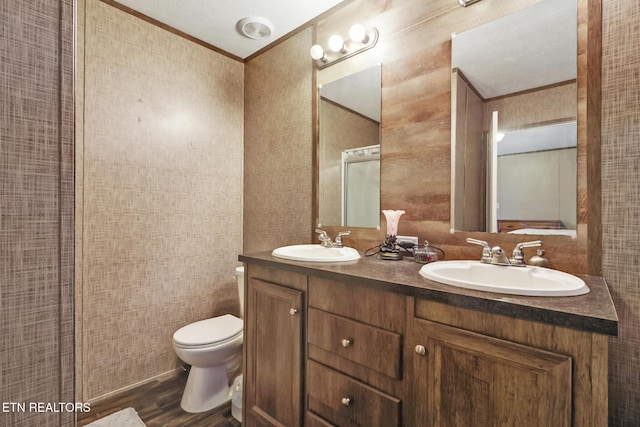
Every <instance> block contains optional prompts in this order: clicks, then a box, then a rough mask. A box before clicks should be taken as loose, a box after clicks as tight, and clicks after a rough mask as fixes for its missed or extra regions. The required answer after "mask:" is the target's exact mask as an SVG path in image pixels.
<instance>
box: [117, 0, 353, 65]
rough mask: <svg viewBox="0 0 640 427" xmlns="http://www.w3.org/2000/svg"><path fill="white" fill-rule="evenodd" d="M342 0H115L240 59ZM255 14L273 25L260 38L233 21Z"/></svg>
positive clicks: (236, 21)
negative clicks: (241, 30)
mask: <svg viewBox="0 0 640 427" xmlns="http://www.w3.org/2000/svg"><path fill="white" fill-rule="evenodd" d="M341 1H342V0H303V1H300V0H117V2H118V3H120V4H122V5H124V6H127V7H129V8H131V9H133V10H135V11H137V12H140V13H141V14H143V15H146V16H148V17H150V18H153V19H155V20H157V21H160V22H162V23H164V24H166V25H168V26H170V27H173V28H175V29H177V30H180V31H182V32H183V33H185V34H188V35H190V36H192V37H194V38H196V39H199V40H201V41H203V42H206V43H208V44H210V45H213V46H215V47H216V48H218V49H221V50H223V51H225V52H228V53H230V54H232V55H235V56H237V57H240V58H246V57H248V56H250V55H251V54H253V53H255V52H256V51H258V50H260V49H262V48H263V47H265V46H267V45H269V44H271V43H273V42H274V41H276V40H278V39H279V38H280V37H282V36H284V35H286V34H287V33H289V32H291V31H292V30H295V29H296V28H298V27H300V26H301V25H303V24H305V23H307V22H309V21H310V20H312V19H313V18H315V17H316V16H318V15H321V14H322V13H324V12H325V11H327V10H328V9H331V8H332V7H333V6H335V5H337V4H338V3H340V2H341ZM253 16H258V17H261V18H264V19H267V20H269V21H270V22H271V23H272V24H273V27H274V31H273V33H272V34H271V36H270V37H269V38H267V39H264V40H254V39H250V38H248V37H246V36H244V35H242V34H240V33H239V32H238V30H237V29H236V24H237V23H238V21H239V20H241V19H243V18H246V17H253Z"/></svg>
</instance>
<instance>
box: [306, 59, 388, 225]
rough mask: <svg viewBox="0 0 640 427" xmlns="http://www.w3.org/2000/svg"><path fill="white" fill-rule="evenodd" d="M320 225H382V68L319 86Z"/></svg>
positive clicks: (372, 68)
mask: <svg viewBox="0 0 640 427" xmlns="http://www.w3.org/2000/svg"><path fill="white" fill-rule="evenodd" d="M318 98H319V108H318V112H319V114H318V116H319V131H318V135H319V150H318V156H319V158H318V170H319V171H318V172H319V185H318V190H319V191H318V193H319V206H318V225H319V226H348V227H374V228H375V227H379V225H380V106H381V67H380V65H376V66H374V67H371V68H367V69H365V70H362V71H359V72H357V73H354V74H351V75H349V76H346V77H343V78H341V79H339V80H335V81H333V82H329V83H326V84H323V85H321V86H320V87H319V97H318Z"/></svg>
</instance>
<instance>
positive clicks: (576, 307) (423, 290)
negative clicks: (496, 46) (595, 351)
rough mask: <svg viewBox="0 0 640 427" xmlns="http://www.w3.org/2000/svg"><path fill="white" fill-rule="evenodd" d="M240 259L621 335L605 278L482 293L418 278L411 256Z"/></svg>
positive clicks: (261, 254) (417, 266)
mask: <svg viewBox="0 0 640 427" xmlns="http://www.w3.org/2000/svg"><path fill="white" fill-rule="evenodd" d="M238 259H239V260H240V261H241V262H245V263H254V264H260V265H264V266H268V267H275V268H280V269H282V270H287V271H291V272H294V273H299V274H304V275H309V276H316V277H321V278H325V279H330V280H337V281H343V282H344V281H349V282H352V283H357V284H359V285H364V286H370V287H373V288H377V289H383V290H389V291H393V292H397V293H401V294H404V295H410V296H413V297H418V298H425V299H428V300H432V301H437V302H441V303H444V304H448V305H452V306H456V307H462V308H467V309H472V310H478V311H482V312H486V313H493V314H501V315H505V316H509V317H514V318H518V319H524V320H531V321H536V322H542V323H548V324H552V325H556V326H563V327H568V328H572V329H577V330H582V331H586V332H593V333H598V334H605V335H617V334H618V316H617V314H616V309H615V306H614V305H613V301H612V299H611V294H610V293H609V288H608V287H607V284H606V282H605V281H604V279H603V278H602V277H595V276H579V277H580V278H581V279H582V280H584V281H585V283H586V284H587V286H588V287H589V289H590V290H591V291H590V292H589V293H588V294H585V295H580V296H571V297H531V296H519V295H506V294H498V293H493V292H483V291H476V290H471V289H463V288H457V287H455V286H449V285H443V284H440V283H437V282H434V281H431V280H428V279H425V278H424V277H422V276H420V274H419V270H420V268H421V267H422V265H421V264H418V263H415V262H414V261H413V258H405V259H404V260H401V261H381V260H378V259H377V258H375V257H363V258H362V259H360V260H358V261H353V262H344V263H326V264H325V263H313V262H300V261H288V260H284V259H280V258H276V257H274V256H273V255H271V252H259V253H252V254H242V255H239V256H238Z"/></svg>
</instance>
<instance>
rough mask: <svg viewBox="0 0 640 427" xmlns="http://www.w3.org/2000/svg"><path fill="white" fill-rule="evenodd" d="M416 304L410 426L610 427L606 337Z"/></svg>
mask: <svg viewBox="0 0 640 427" xmlns="http://www.w3.org/2000/svg"><path fill="white" fill-rule="evenodd" d="M409 301H410V302H409V303H408V304H407V305H408V307H409V309H408V317H407V342H406V345H405V369H406V371H405V373H406V376H405V386H406V391H405V395H406V396H407V397H406V399H405V404H404V406H403V411H404V413H403V417H404V421H405V426H407V427H432V426H434V427H435V426H441V427H445V426H446V427H448V426H453V425H473V426H477V427H482V426H495V425H514V426H554V427H556V426H558V427H562V426H590V427H595V426H606V425H607V396H606V393H607V357H606V354H607V353H606V351H607V350H606V345H607V344H606V339H607V338H606V336H603V335H598V334H592V333H587V332H582V331H577V330H572V329H568V328H563V327H558V326H552V325H548V324H542V323H537V322H531V321H526V320H521V319H513V318H509V317H505V316H500V315H494V314H489V313H483V312H478V311H474V310H468V309H463V308H458V307H452V306H448V305H444V304H440V303H436V302H433V301H427V300H421V299H416V300H413V298H409ZM414 302H415V305H414ZM414 308H415V312H414Z"/></svg>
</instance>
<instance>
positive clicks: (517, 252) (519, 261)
mask: <svg viewBox="0 0 640 427" xmlns="http://www.w3.org/2000/svg"><path fill="white" fill-rule="evenodd" d="M536 246H542V240H533V241H531V242H522V243H518V244H517V245H516V247H515V248H513V252H512V253H511V263H512V264H515V265H526V263H525V262H524V252H523V251H522V249H523V248H534V247H536Z"/></svg>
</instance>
